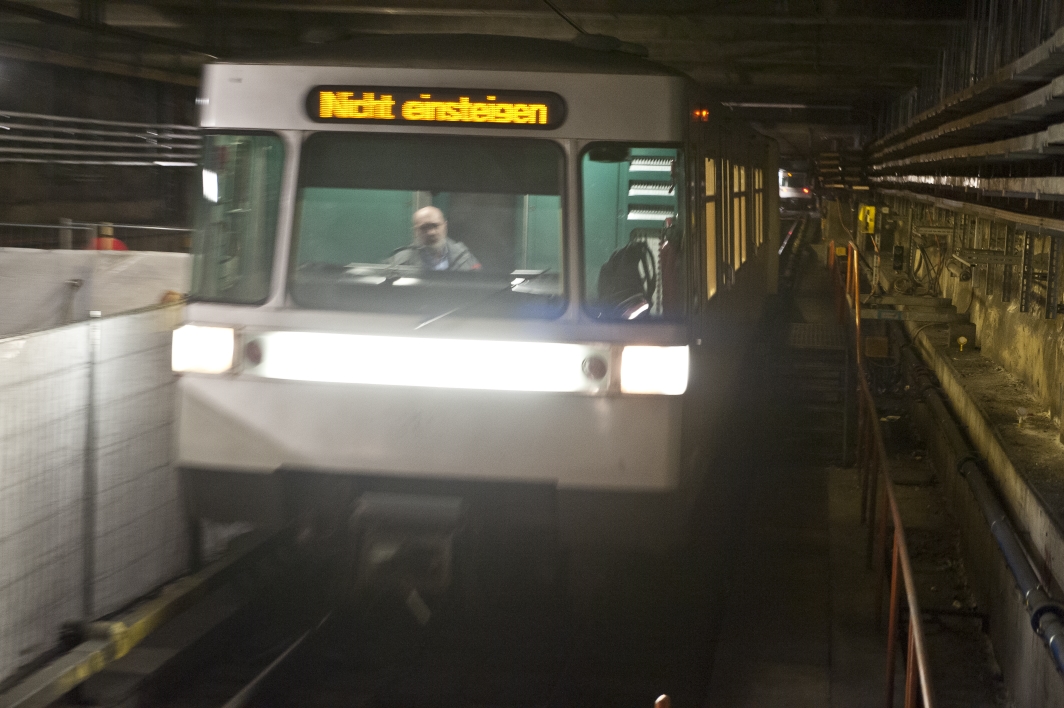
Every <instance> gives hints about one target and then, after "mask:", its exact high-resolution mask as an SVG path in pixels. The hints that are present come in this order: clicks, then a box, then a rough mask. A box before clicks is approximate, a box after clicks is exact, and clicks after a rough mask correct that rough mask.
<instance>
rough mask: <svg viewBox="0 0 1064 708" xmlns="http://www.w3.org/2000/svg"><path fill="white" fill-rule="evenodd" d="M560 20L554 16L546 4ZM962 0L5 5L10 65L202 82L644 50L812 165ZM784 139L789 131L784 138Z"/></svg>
mask: <svg viewBox="0 0 1064 708" xmlns="http://www.w3.org/2000/svg"><path fill="white" fill-rule="evenodd" d="M552 5H553V6H554V8H556V9H557V11H555V9H552V7H551V6H552ZM966 5H967V3H966V2H965V0H879V1H876V0H796V1H795V0H702V1H696V0H658V1H657V2H646V1H645V0H549V1H548V0H457V1H450V2H445V1H443V0H377V1H376V2H373V3H372V4H369V3H362V2H354V1H352V0H296V1H288V2H281V1H273V2H271V1H267V0H151V1H148V2H137V3H118V2H104V1H103V0H32V1H30V2H8V1H5V0H0V56H6V57H8V58H18V59H25V60H32V61H43V62H48V63H55V64H63V65H67V66H72V67H80V68H95V69H97V70H103V71H110V72H112V73H130V74H133V75H141V76H147V77H149V78H156V79H162V80H168V81H176V82H180V83H190V82H193V83H194V82H195V77H196V76H197V74H198V68H199V66H200V64H202V63H203V62H204V61H209V60H210V58H211V57H212V56H213V57H220V58H228V57H237V56H240V55H243V54H249V53H259V52H261V51H262V50H264V49H275V48H276V49H280V48H284V47H291V46H296V45H299V44H304V43H314V42H322V41H328V40H330V39H338V38H341V37H344V36H347V35H351V34H356V33H360V32H373V33H423V32H446V33H450V32H455V33H458V32H473V33H489V34H512V35H524V36H533V37H544V38H550V39H559V40H567V39H571V38H572V37H574V36H575V35H576V34H577V33H578V29H577V28H579V31H583V32H586V33H591V34H606V35H612V36H615V37H617V38H619V39H621V40H623V41H627V42H633V43H637V44H641V45H643V46H645V47H646V48H647V50H648V51H649V53H650V57H651V58H652V59H654V60H657V61H659V62H661V63H664V64H667V65H670V66H673V67H676V68H678V69H680V70H682V71H684V72H686V73H687V74H689V75H690V76H692V77H693V78H694V79H696V80H697V81H699V82H700V83H702V84H703V85H704V86H706V87H707V88H708V89H710V90H711V91H712V92H713V93H714V94H715V95H716V96H717V97H718V98H720V99H721V100H724V101H727V102H730V103H734V104H772V105H771V106H768V105H752V106H751V105H745V106H742V107H738V106H737V107H735V108H734V109H733V110H737V111H741V112H743V113H744V114H746V115H747V117H749V118H751V119H752V120H755V121H759V122H760V123H762V124H763V125H764V126H766V129H767V130H769V131H779V132H780V135H778V136H777V137H780V138H781V145H783V147H784V150H785V151H787V150H788V149H789V148H788V146H791V147H793V149H794V150H795V151H798V152H806V148H804V147H802V146H803V145H805V144H807V143H808V144H809V145H812V143H815V142H816V141H817V140H818V135H819V133H818V131H820V132H824V131H826V133H827V134H832V135H835V136H836V137H838V136H840V135H841V136H843V139H845V136H846V132H845V129H843V130H841V131H840V128H844V127H845V126H850V127H852V126H856V125H860V124H865V125H867V124H869V123H870V122H871V121H872V120H874V115H875V113H876V111H877V108H878V106H879V105H880V104H881V103H882V102H883V101H886V100H889V99H890V98H891V97H893V96H896V95H898V94H899V93H901V92H903V91H905V90H907V89H909V88H910V87H912V86H914V85H916V83H917V81H918V78H919V75H920V73H921V72H922V71H925V70H928V69H931V68H933V67H934V66H935V64H936V62H937V61H938V57H939V53H940V51H941V48H942V46H943V44H944V43H945V41H946V39H947V37H948V35H949V30H950V29H951V28H952V27H954V26H957V25H959V24H961V23H962V22H963V20H964V16H965V12H966ZM781 126H782V127H781Z"/></svg>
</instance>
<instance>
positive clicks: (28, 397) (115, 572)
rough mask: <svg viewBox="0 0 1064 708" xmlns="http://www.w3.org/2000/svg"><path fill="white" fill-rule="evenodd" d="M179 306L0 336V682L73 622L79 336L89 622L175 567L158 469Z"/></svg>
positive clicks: (180, 544) (173, 529) (178, 509)
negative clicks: (90, 569) (90, 565)
mask: <svg viewBox="0 0 1064 708" xmlns="http://www.w3.org/2000/svg"><path fill="white" fill-rule="evenodd" d="M181 309H182V308H181V306H180V305H172V306H167V307H159V308H153V309H150V310H147V311H142V312H138V313H134V314H129V315H120V316H116V317H111V318H106V317H105V318H102V319H100V320H94V321H91V322H82V323H79V324H74V325H69V326H66V327H61V328H58V329H53V330H48V331H43V332H37V333H35V334H31V335H26V336H23V337H11V338H7V339H0V678H2V677H4V676H6V675H9V674H10V673H11V672H12V671H14V670H15V669H16V668H17V667H18V666H20V665H22V664H24V663H26V662H27V661H29V660H31V659H33V658H34V657H35V656H37V655H38V654H40V653H41V652H42V651H44V650H46V649H48V648H49V647H51V646H53V645H54V644H55V643H56V640H57V639H58V636H59V628H60V625H61V624H62V623H63V622H64V621H66V620H71V619H81V618H82V617H83V596H84V584H83V582H82V576H83V571H84V555H85V554H84V545H83V540H84V534H83V518H84V517H83V508H84V502H85V491H86V490H85V486H84V472H85V459H86V436H87V420H88V411H89V405H90V402H89V397H88V392H89V384H88V382H89V367H90V356H91V347H90V339H91V330H92V328H96V329H97V330H98V333H99V347H98V349H97V354H96V364H95V367H94V371H95V379H96V385H95V391H96V395H95V397H94V399H95V400H94V402H93V405H94V406H95V409H94V410H95V418H96V426H95V431H96V436H95V437H96V452H95V459H96V461H97V486H96V491H95V494H94V495H93V496H92V500H93V503H94V505H95V508H96V530H95V537H94V539H93V543H94V548H95V568H94V573H93V576H94V578H95V582H94V583H93V586H92V594H93V596H94V598H95V600H94V604H93V607H92V611H91V613H90V614H91V616H93V617H98V616H100V615H103V614H105V613H107V612H111V611H113V610H115V609H118V608H119V607H121V606H122V605H124V604H126V603H128V602H129V601H130V600H132V599H134V598H136V597H138V596H140V595H142V594H144V593H145V592H147V591H149V590H151V589H152V588H154V587H156V586H158V585H160V584H161V583H163V582H165V581H166V580H168V579H170V578H173V577H174V576H176V575H179V574H180V573H181V572H182V571H184V570H185V568H186V563H187V549H186V536H185V526H184V517H183V514H182V504H181V499H180V495H179V490H178V482H177V476H176V473H175V471H174V470H173V468H172V466H171V451H170V447H171V445H170V430H171V427H172V417H173V397H174V376H173V374H172V373H171V372H170V336H171V331H172V329H173V328H174V326H175V325H176V324H177V323H178V322H179V320H180V317H181Z"/></svg>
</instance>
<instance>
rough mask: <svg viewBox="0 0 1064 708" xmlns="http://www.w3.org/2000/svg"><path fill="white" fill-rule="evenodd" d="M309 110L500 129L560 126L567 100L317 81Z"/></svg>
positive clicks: (321, 118)
mask: <svg viewBox="0 0 1064 708" xmlns="http://www.w3.org/2000/svg"><path fill="white" fill-rule="evenodd" d="M307 115H308V116H309V117H310V118H311V120H314V121H316V122H319V123H391V124H398V123H414V124H419V125H425V124H427V123H431V124H434V125H450V126H470V125H483V126H485V127H499V128H533V129H535V128H538V129H541V130H542V129H547V130H549V129H551V128H557V127H558V126H559V125H561V124H562V121H564V120H565V101H563V100H562V97H561V96H559V95H558V94H556V93H551V92H549V91H490V90H483V89H475V90H474V89H441V88H402V87H382V86H317V87H315V88H314V89H312V90H311V92H310V94H308V96H307Z"/></svg>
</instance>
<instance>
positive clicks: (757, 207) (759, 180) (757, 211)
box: [754, 168, 765, 248]
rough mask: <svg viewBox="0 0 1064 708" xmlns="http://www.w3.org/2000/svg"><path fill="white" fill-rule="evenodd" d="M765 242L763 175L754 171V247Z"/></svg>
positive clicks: (756, 169) (761, 171) (757, 169)
mask: <svg viewBox="0 0 1064 708" xmlns="http://www.w3.org/2000/svg"><path fill="white" fill-rule="evenodd" d="M764 242H765V173H764V171H763V170H761V168H755V169H754V246H756V247H757V248H760V247H761V244H763V243H764Z"/></svg>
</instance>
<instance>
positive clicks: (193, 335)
mask: <svg viewBox="0 0 1064 708" xmlns="http://www.w3.org/2000/svg"><path fill="white" fill-rule="evenodd" d="M235 343H236V334H235V332H234V331H233V328H232V327H203V326H200V325H183V326H181V327H178V328H177V329H175V330H174V342H173V344H174V346H173V350H172V353H171V357H170V367H171V368H172V369H173V370H174V371H190V372H195V373H198V374H223V373H225V372H226V371H229V369H231V368H233V349H234V345H235Z"/></svg>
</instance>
